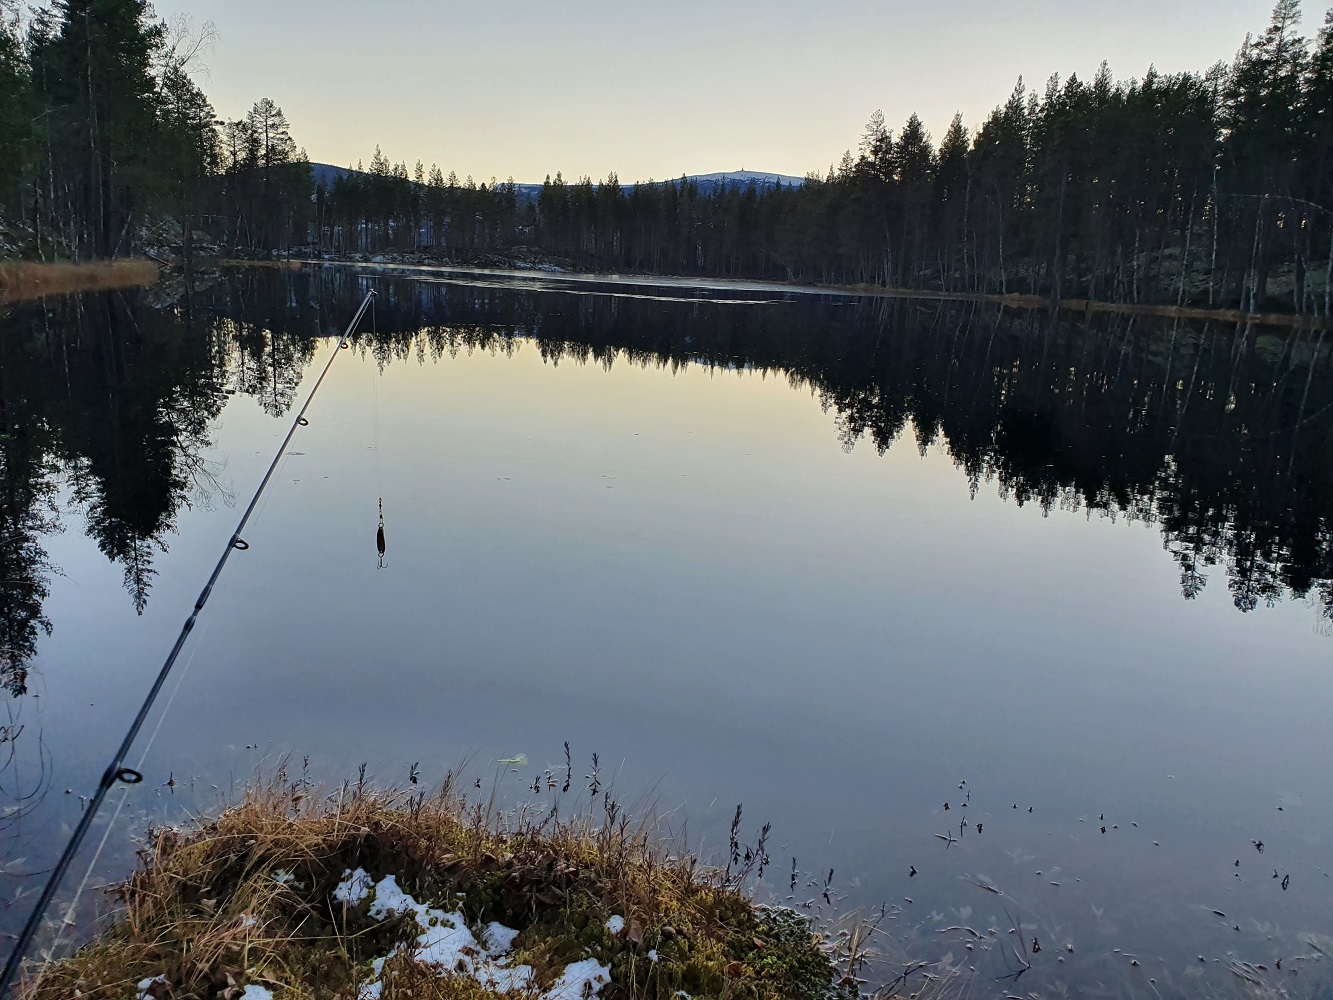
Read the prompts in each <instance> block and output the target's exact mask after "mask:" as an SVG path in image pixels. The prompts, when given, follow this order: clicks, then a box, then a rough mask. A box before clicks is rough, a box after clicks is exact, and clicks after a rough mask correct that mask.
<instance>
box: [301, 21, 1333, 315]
mask: <svg viewBox="0 0 1333 1000" xmlns="http://www.w3.org/2000/svg"><path fill="white" fill-rule="evenodd" d="M1331 188H1333V11H1330V12H1329V13H1328V15H1326V17H1325V20H1324V24H1323V26H1322V28H1321V29H1320V30H1319V32H1318V34H1317V37H1316V38H1315V39H1314V40H1313V41H1311V40H1307V39H1305V38H1303V37H1302V36H1301V34H1300V5H1299V0H1279V2H1278V4H1277V6H1276V8H1275V9H1274V12H1273V17H1272V21H1271V23H1270V25H1269V27H1268V28H1267V30H1265V31H1264V32H1263V34H1261V35H1259V36H1258V37H1256V38H1249V39H1247V40H1246V42H1245V44H1244V46H1243V47H1242V48H1241V50H1240V52H1239V53H1238V54H1237V55H1236V57H1235V60H1234V61H1233V63H1232V64H1231V65H1230V66H1226V65H1224V64H1221V63H1219V64H1218V65H1216V66H1214V67H1213V68H1212V69H1210V70H1208V71H1207V72H1205V73H1203V74H1196V73H1181V74H1176V75H1164V74H1161V73H1158V72H1156V71H1155V70H1150V71H1149V72H1148V73H1147V74H1146V75H1145V76H1144V77H1143V78H1142V79H1136V80H1129V81H1120V82H1116V81H1115V80H1114V79H1113V78H1112V76H1111V73H1110V71H1109V69H1107V68H1106V67H1105V66H1103V67H1102V69H1101V70H1100V71H1099V72H1098V73H1097V74H1096V76H1095V77H1094V78H1093V79H1092V80H1091V81H1087V82H1085V81H1083V80H1080V79H1078V78H1077V77H1069V78H1068V79H1066V80H1060V79H1059V78H1058V77H1052V78H1051V79H1050V80H1049V81H1048V83H1047V85H1046V87H1045V89H1044V91H1042V92H1040V93H1036V92H1029V91H1028V90H1027V89H1025V87H1024V86H1023V84H1022V82H1021V81H1020V82H1019V85H1018V86H1017V87H1016V88H1015V90H1014V92H1013V93H1012V94H1011V95H1010V97H1009V99H1008V100H1007V101H1005V102H1004V103H1003V104H1002V105H1000V106H999V107H997V108H996V109H995V110H994V111H993V112H992V113H991V115H990V116H989V117H988V118H987V119H986V120H985V122H983V123H982V125H981V126H980V127H979V128H978V129H976V131H975V132H974V133H973V132H970V131H969V130H968V129H967V127H966V126H965V125H964V123H963V121H962V119H961V117H956V118H955V119H954V121H953V123H952V124H951V125H950V127H949V129H948V131H947V132H946V133H945V135H944V136H943V137H942V138H941V139H940V141H939V143H938V146H937V145H936V144H935V142H934V141H933V140H932V137H931V136H930V135H929V133H927V131H926V129H925V128H924V126H923V124H922V122H921V120H920V119H919V118H918V117H917V116H916V115H912V116H911V117H910V118H909V119H908V121H907V123H906V124H905V125H904V126H903V128H902V129H901V130H899V131H898V132H897V133H896V134H894V133H892V132H890V130H889V129H888V128H887V127H886V125H885V122H884V118H883V115H882V114H880V113H879V112H876V113H875V115H874V116H873V117H872V118H871V120H870V122H869V124H868V125H867V127H866V130H865V133H864V135H863V136H862V137H861V142H860V149H859V155H856V156H853V155H852V153H851V152H850V151H849V152H848V153H847V154H845V155H844V157H843V159H842V162H841V163H840V164H839V165H838V166H837V167H834V168H830V170H829V171H828V173H827V174H826V175H822V176H821V175H817V174H816V175H811V176H809V177H808V178H807V179H806V181H805V183H804V184H802V185H800V186H787V187H781V186H779V187H775V188H768V189H760V188H757V187H740V186H736V185H732V186H728V187H725V188H721V189H716V188H715V189H711V190H704V189H701V188H700V187H699V186H698V185H697V184H694V183H691V182H689V181H687V180H685V179H684V178H682V179H681V180H679V181H674V182H666V183H662V184H652V183H647V184H636V185H634V186H632V187H623V186H621V184H620V183H619V181H618V179H617V178H616V176H615V175H614V174H613V175H611V176H610V177H608V178H607V179H606V180H605V181H602V182H601V183H594V182H593V181H592V180H591V179H589V178H587V177H584V178H581V179H580V180H579V181H578V182H577V183H568V182H566V181H565V180H564V179H563V178H562V177H561V176H560V175H559V174H557V175H556V176H555V179H554V180H552V179H550V178H548V179H547V182H546V183H545V184H544V185H543V186H542V190H541V193H540V196H539V198H538V199H537V202H536V204H535V205H532V206H526V207H525V206H522V205H521V204H520V202H519V200H518V199H517V198H516V196H515V192H514V189H513V185H512V183H510V184H496V183H494V182H492V184H491V185H490V187H489V188H488V187H487V185H485V184H482V185H480V186H478V185H476V184H474V183H472V182H471V179H470V178H469V180H468V181H467V182H466V183H463V184H460V183H458V181H457V178H456V177H455V176H454V175H452V174H451V175H450V177H449V178H447V179H446V178H444V177H443V176H441V171H440V170H439V168H432V169H431V170H429V171H426V170H425V168H424V167H423V166H422V165H421V164H420V163H418V164H417V169H416V172H415V175H414V176H409V174H408V170H407V167H406V165H405V164H399V165H397V166H390V164H389V162H388V161H387V160H386V159H385V158H384V157H383V155H382V154H381V153H379V151H378V150H377V151H376V159H375V161H373V162H372V166H371V170H370V172H369V174H368V175H360V176H358V175H356V174H353V175H351V176H349V177H347V178H345V179H340V180H339V181H337V182H335V183H334V185H333V186H332V187H331V189H330V190H329V191H327V192H326V194H325V198H324V203H325V206H326V208H325V211H324V212H323V213H322V216H321V218H322V220H323V224H322V226H321V228H320V238H321V240H322V241H323V242H324V243H325V244H326V245H328V246H329V247H330V248H332V249H334V250H368V251H376V250H388V249H396V250H407V249H416V248H420V247H421V246H442V247H445V248H454V247H465V248H469V249H475V248H493V249H503V248H505V247H507V246H511V245H512V244H514V243H532V244H535V245H537V246H539V247H541V248H542V249H544V250H546V251H548V252H550V253H553V254H556V255H560V256H564V257H568V258H570V259H571V260H573V262H574V263H575V264H576V266H587V267H598V268H629V269H641V270H647V271H664V272H671V273H681V274H691V273H695V274H709V275H730V276H743V277H756V278H782V279H797V280H815V281H823V282H836V283H856V284H859V283H873V284H882V285H888V286H896V287H915V288H930V289H937V290H941V291H949V292H957V291H966V292H990V293H1008V292H1022V293H1033V294H1039V295H1045V296H1051V297H1056V298H1094V299H1103V300H1111V301H1122V302H1166V303H1189V304H1195V305H1213V306H1227V307H1237V306H1239V307H1241V308H1250V309H1265V308H1266V309H1285V310H1290V311H1296V312H1319V313H1324V314H1328V313H1329V312H1330V295H1333V282H1331V281H1330V277H1331V276H1333V190H1330V189H1331Z"/></svg>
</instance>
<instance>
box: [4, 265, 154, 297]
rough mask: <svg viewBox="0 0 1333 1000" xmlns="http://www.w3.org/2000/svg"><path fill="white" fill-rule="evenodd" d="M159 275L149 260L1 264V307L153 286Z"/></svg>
mask: <svg viewBox="0 0 1333 1000" xmlns="http://www.w3.org/2000/svg"><path fill="white" fill-rule="evenodd" d="M159 274H160V272H159V270H158V267H157V265H156V264H154V263H153V262H152V261H150V260H133V259H130V260H98V261H88V262H86V263H39V262H36V261H29V262H19V263H10V264H0V303H7V302H22V301H25V300H27V299H38V298H42V297H44V296H47V295H69V294H72V293H75V292H97V291H105V290H107V289H112V288H134V287H136V286H139V285H151V284H152V283H153V282H155V281H156V280H157V279H158V276H159Z"/></svg>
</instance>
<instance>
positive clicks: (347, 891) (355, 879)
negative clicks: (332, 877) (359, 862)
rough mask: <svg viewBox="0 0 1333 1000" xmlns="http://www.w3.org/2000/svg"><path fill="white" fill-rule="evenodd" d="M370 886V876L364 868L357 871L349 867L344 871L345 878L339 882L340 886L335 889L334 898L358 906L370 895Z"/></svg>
mask: <svg viewBox="0 0 1333 1000" xmlns="http://www.w3.org/2000/svg"><path fill="white" fill-rule="evenodd" d="M370 886H371V881H370V876H369V875H367V874H366V870H365V869H364V868H358V869H357V870H356V871H352V870H351V869H350V868H349V869H348V870H347V871H345V872H343V880H342V881H341V882H339V883H338V888H336V889H334V890H333V898H334V899H336V900H337V901H338V902H340V903H346V904H347V905H348V906H356V905H358V904H359V903H360V902H361V901H362V900H363V899H365V898H366V897H367V896H369V895H370Z"/></svg>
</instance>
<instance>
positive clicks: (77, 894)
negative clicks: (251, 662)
mask: <svg viewBox="0 0 1333 1000" xmlns="http://www.w3.org/2000/svg"><path fill="white" fill-rule="evenodd" d="M260 509H261V510H262V509H263V508H260ZM208 629H209V622H208V619H204V622H203V624H202V625H201V626H200V627H199V634H198V641H197V642H196V643H195V644H194V645H193V646H191V647H190V655H189V656H187V657H186V658H185V662H184V663H183V664H182V665H181V669H180V670H179V671H178V672H177V674H176V683H175V685H174V686H173V687H172V689H171V694H170V695H168V696H167V703H166V705H164V706H163V707H162V711H161V712H159V713H158V716H157V724H156V725H155V726H153V731H152V732H151V733H149V734H148V742H147V743H145V744H144V748H143V753H141V754H140V755H139V763H138V764H137V765H135V769H136V770H142V769H143V766H144V762H145V761H147V760H148V754H149V753H150V752H151V751H152V749H153V744H154V743H156V742H157V737H158V734H159V733H160V732H162V723H163V722H165V721H166V718H167V716H168V715H170V714H171V706H172V705H174V704H175V703H176V696H177V695H178V694H180V690H181V686H182V685H183V684H184V683H185V678H186V677H188V676H189V675H190V667H191V666H193V665H194V658H195V655H196V654H197V653H198V652H199V650H200V648H201V647H202V646H203V644H204V636H205V635H206V634H207V633H208ZM129 797H130V789H129V786H128V785H123V786H122V787H121V795H120V799H119V801H117V802H116V808H115V810H113V811H112V813H111V818H110V819H109V820H107V824H106V829H105V830H104V831H103V832H102V839H101V840H100V841H98V844H97V850H95V851H94V852H93V856H92V858H90V859H89V861H88V867H87V868H86V869H85V870H84V873H83V878H82V879H80V880H79V887H78V888H77V889H76V890H74V895H73V896H72V897H71V898H70V901H69V905H68V906H66V907H65V915H64V916H63V917H62V918H61V919H60V923H59V925H58V926H59V930H57V932H56V939H55V941H53V942H52V943H51V948H50V954H51V955H53V956H54V955H57V954H59V952H60V948H61V946H62V945H63V944H64V943H65V931H66V929H67V928H70V927H72V926H74V923H75V920H74V914H75V912H76V910H77V909H78V906H79V900H80V899H81V898H82V897H83V893H84V890H86V889H87V888H88V883H89V882H90V881H92V877H93V872H94V871H95V870H96V869H97V864H98V862H99V861H101V859H102V854H103V853H104V852H105V851H106V845H107V841H108V840H110V839H111V831H112V830H114V829H115V828H116V821H117V820H119V819H120V814H121V811H122V810H124V808H125V803H126V801H128V800H129ZM48 968H49V966H47V965H43V966H42V968H41V970H40V971H39V972H38V973H37V981H36V982H35V983H34V984H33V992H34V993H35V992H36V991H37V989H38V987H40V986H41V983H42V979H43V977H44V976H45V974H46V971H47V969H48Z"/></svg>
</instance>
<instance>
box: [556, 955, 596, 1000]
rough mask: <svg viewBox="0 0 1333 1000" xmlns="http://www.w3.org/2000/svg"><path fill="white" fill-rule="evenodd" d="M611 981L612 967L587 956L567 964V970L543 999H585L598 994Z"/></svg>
mask: <svg viewBox="0 0 1333 1000" xmlns="http://www.w3.org/2000/svg"><path fill="white" fill-rule="evenodd" d="M610 981H611V969H610V968H609V967H608V966H605V965H603V964H602V963H601V962H599V961H597V959H595V958H585V959H584V960H583V961H582V962H575V963H574V964H572V965H567V966H565V971H564V972H562V973H561V974H560V978H559V979H557V980H556V981H555V985H554V986H552V987H551V988H550V989H549V990H548V991H547V992H546V993H544V994H543V995H542V1000H583V998H584V997H595V996H597V995H598V994H599V993H600V992H601V990H602V987H603V986H605V985H606V984H607V983H609V982H610Z"/></svg>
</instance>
